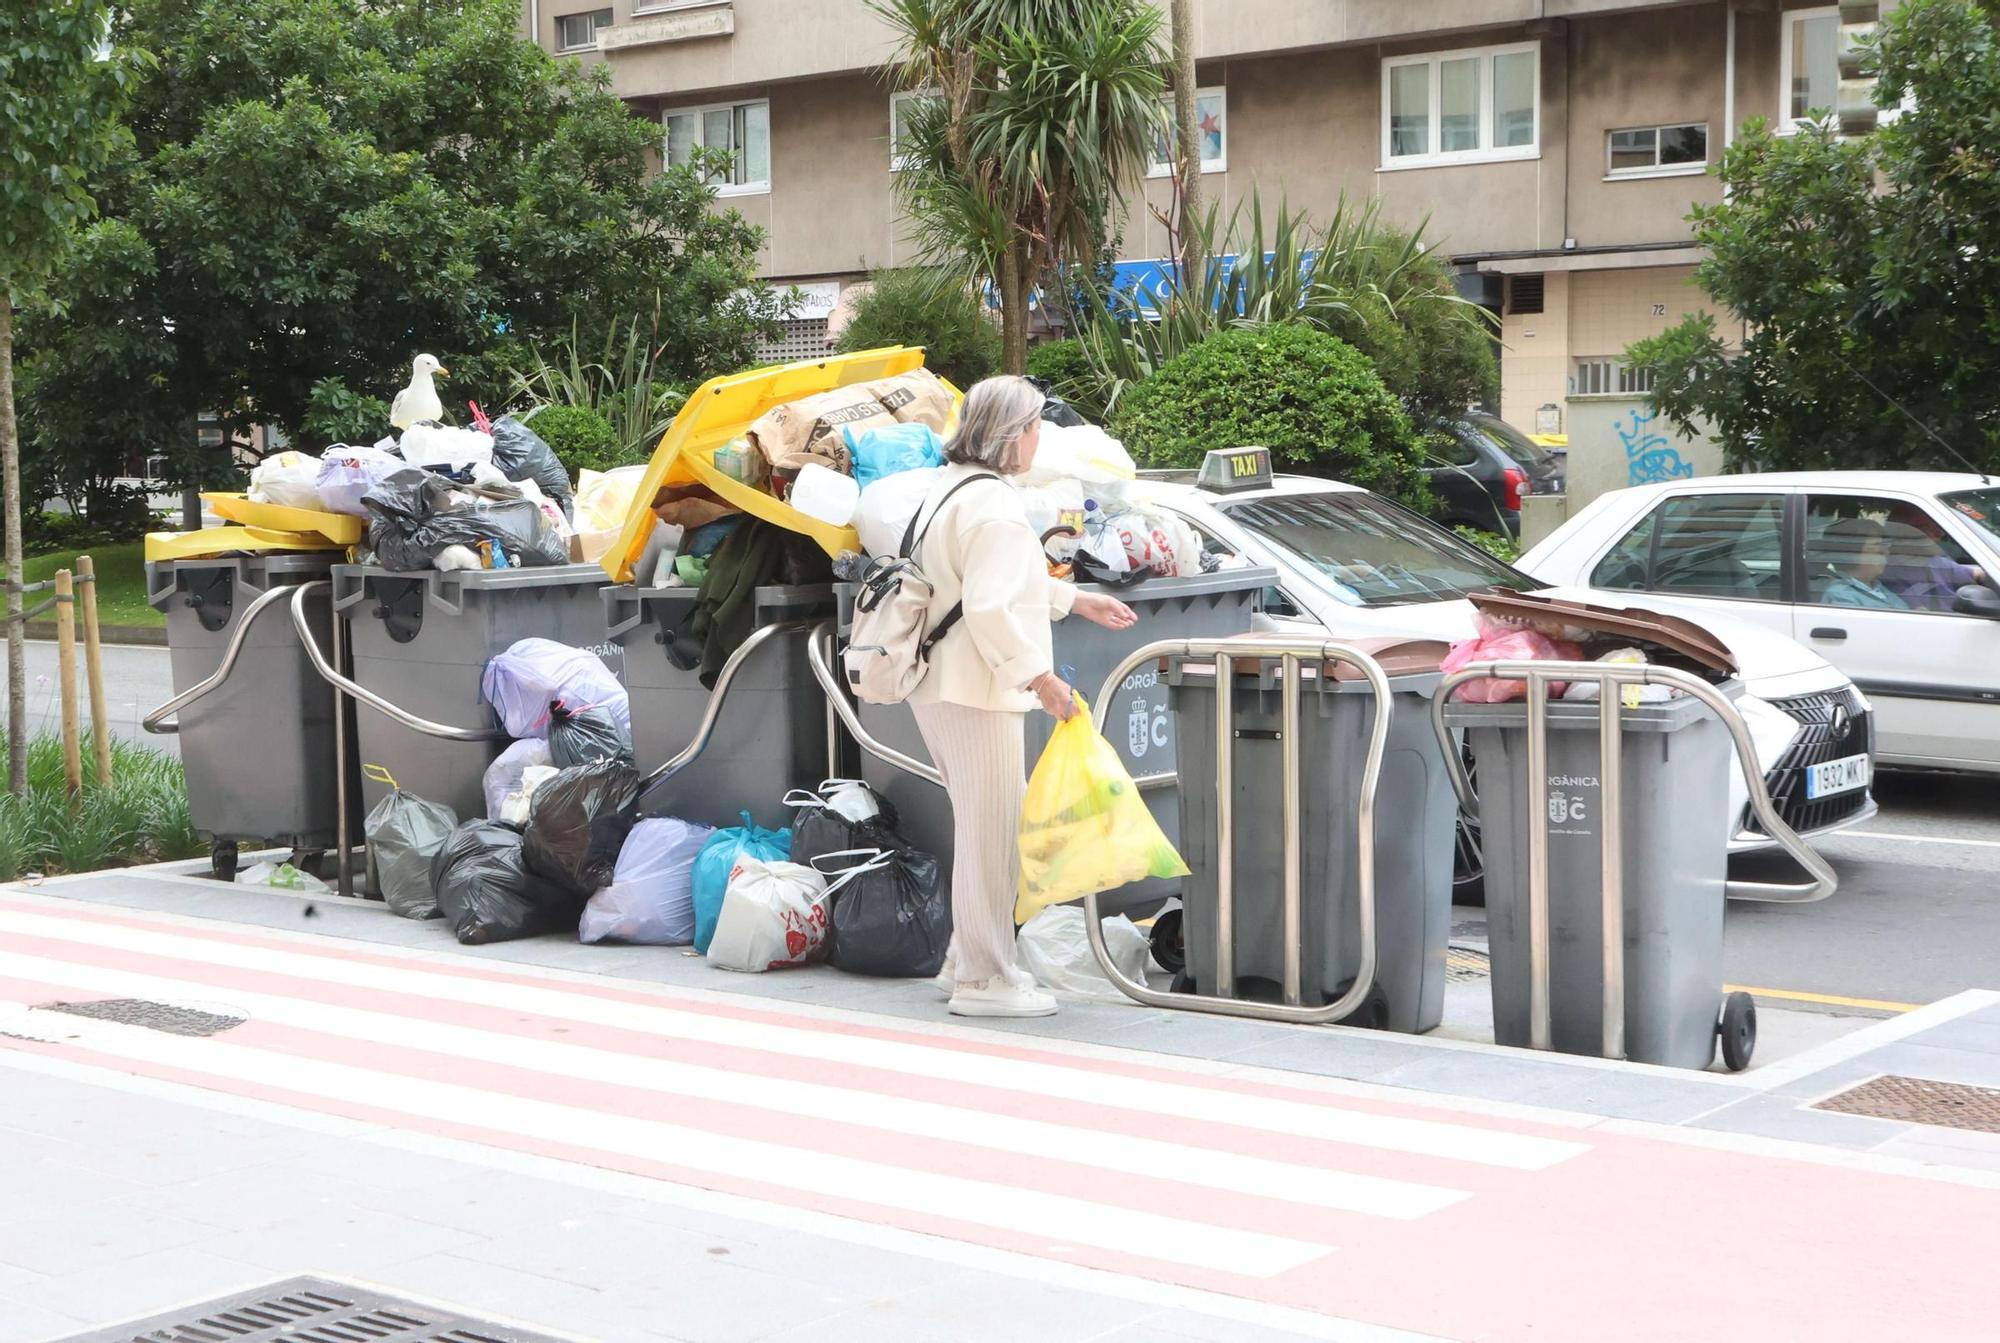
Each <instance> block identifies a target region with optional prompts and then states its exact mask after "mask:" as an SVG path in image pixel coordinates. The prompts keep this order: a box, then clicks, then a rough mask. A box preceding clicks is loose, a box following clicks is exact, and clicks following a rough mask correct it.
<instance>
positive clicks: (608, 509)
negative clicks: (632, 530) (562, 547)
mask: <svg viewBox="0 0 2000 1343" xmlns="http://www.w3.org/2000/svg"><path fill="white" fill-rule="evenodd" d="M645 479H646V468H645V467H644V466H620V467H615V468H613V469H612V470H609V471H580V472H578V473H577V477H576V535H577V544H578V545H579V546H581V547H582V549H583V562H584V563H585V564H595V563H597V562H598V561H599V560H601V559H603V558H604V557H605V555H606V554H607V553H609V551H610V550H611V547H612V546H614V545H616V544H617V543H618V534H619V533H620V532H621V531H623V530H624V529H625V520H626V518H628V517H630V516H631V513H632V505H633V503H634V502H635V501H636V500H637V498H638V495H639V486H640V485H642V484H644V483H645Z"/></svg>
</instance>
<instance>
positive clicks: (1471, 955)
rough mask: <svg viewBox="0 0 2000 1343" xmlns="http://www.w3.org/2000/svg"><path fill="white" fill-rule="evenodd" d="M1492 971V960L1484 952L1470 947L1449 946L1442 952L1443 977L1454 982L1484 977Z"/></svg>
mask: <svg viewBox="0 0 2000 1343" xmlns="http://www.w3.org/2000/svg"><path fill="white" fill-rule="evenodd" d="M1492 973H1493V962H1492V960H1491V959H1490V958H1488V956H1487V955H1486V953H1485V952H1483V951H1478V950H1475V949H1474V948H1472V947H1449V948H1447V949H1446V950H1445V953H1444V977H1445V979H1446V980H1448V981H1450V982H1451V983H1454V984H1462V983H1465V982H1467V981H1468V980H1474V979H1486V978H1489V977H1490V976H1491V975H1492Z"/></svg>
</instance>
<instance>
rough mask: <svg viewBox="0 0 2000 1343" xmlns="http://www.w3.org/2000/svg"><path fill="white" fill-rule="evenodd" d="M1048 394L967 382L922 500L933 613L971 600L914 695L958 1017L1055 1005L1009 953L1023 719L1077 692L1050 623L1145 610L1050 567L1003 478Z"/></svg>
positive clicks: (1023, 466) (1029, 438)
mask: <svg viewBox="0 0 2000 1343" xmlns="http://www.w3.org/2000/svg"><path fill="white" fill-rule="evenodd" d="M1042 403H1043V397H1042V394H1041V393H1040V392H1038V391H1036V390H1035V389H1034V387H1032V386H1031V385H1029V383H1028V382H1027V380H1026V379H1023V378H1016V377H1000V378H988V379H987V380H986V381H984V382H982V383H979V384H977V385H976V386H974V387H973V389H972V390H971V391H970V392H968V393H966V397H965V404H964V406H963V407H961V408H960V411H959V418H958V432H957V433H956V434H954V435H953V436H952V438H951V441H950V442H949V443H947V444H946V445H945V458H946V460H947V462H948V463H949V464H948V465H947V466H946V467H945V468H944V470H943V472H942V473H940V476H939V479H938V483H937V484H936V485H935V486H934V487H933V488H932V490H931V493H930V496H929V498H928V499H926V501H925V504H924V514H923V516H924V518H925V520H926V521H925V522H924V523H923V524H922V525H921V527H920V530H921V532H922V536H923V539H922V540H921V541H920V542H919V543H918V547H917V555H916V558H917V561H918V563H919V564H921V565H922V567H923V571H924V577H926V578H927V579H929V580H930V581H931V583H932V584H933V586H934V588H935V592H934V595H933V597H932V599H931V622H932V623H933V624H935V623H936V622H937V621H938V620H939V619H940V618H941V617H942V616H943V615H944V613H945V612H947V611H949V610H951V608H952V606H953V605H954V604H957V603H960V602H963V603H964V614H963V615H962V616H961V617H960V619H959V622H958V624H957V625H956V626H954V627H953V628H952V629H951V630H950V631H949V632H948V633H947V634H946V635H945V637H944V638H943V639H941V640H939V641H938V643H937V644H936V646H934V647H933V648H932V649H931V656H930V670H929V671H928V672H926V673H925V674H924V679H923V680H922V681H921V682H919V683H918V685H917V689H916V691H915V692H914V693H913V694H912V695H911V696H910V706H911V709H912V711H913V712H914V713H915V715H916V719H917V729H918V731H920V732H921V733H922V734H923V738H924V745H925V746H926V747H928V748H929V749H930V753H931V760H932V761H933V762H934V763H935V764H936V765H937V767H938V770H939V772H940V773H942V774H943V775H944V783H945V791H946V793H947V794H948V795H949V796H950V798H951V806H952V834H953V846H954V848H955V850H956V854H955V857H954V860H953V862H952V871H951V918H952V941H951V952H950V954H949V955H948V956H947V957H946V959H945V968H944V972H943V973H942V974H941V975H939V977H938V980H939V983H940V985H941V986H943V987H947V988H949V990H950V992H951V1010H952V1012H953V1013H954V1014H956V1015H958V1016H964V1017H1045V1016H1049V1015H1051V1014H1053V1013H1054V1012H1055V1010H1056V1000H1055V999H1054V998H1052V997H1050V996H1049V995H1048V994H1047V993H1045V992H1043V991H1042V990H1041V989H1039V988H1037V987H1036V985H1035V981H1034V979H1033V978H1032V977H1031V976H1030V975H1028V974H1027V973H1026V972H1025V971H1023V970H1022V969H1021V968H1020V966H1019V964H1018V963H1017V962H1016V960H1015V955H1014V896H1015V891H1016V888H1017V887H1018V886H1019V885H1020V880H1021V856H1020V849H1019V848H1018V847H1017V842H1018V832H1019V830H1020V826H1021V798H1022V795H1023V794H1024V793H1025V792H1026V791H1027V776H1026V769H1025V762H1024V759H1023V756H1024V743H1023V739H1022V738H1023V731H1024V727H1025V723H1024V721H1023V720H1024V719H1025V717H1026V715H1027V713H1028V711H1029V710H1031V709H1034V708H1036V707H1038V706H1039V707H1040V708H1041V709H1042V710H1043V711H1044V712H1046V713H1048V714H1050V715H1052V716H1053V717H1055V718H1057V719H1064V718H1068V717H1069V716H1070V715H1071V714H1072V713H1075V712H1076V711H1077V708H1076V701H1075V699H1074V692H1073V691H1072V690H1071V689H1070V687H1069V684H1068V683H1067V682H1065V681H1064V680H1063V679H1062V677H1060V676H1058V675H1056V671H1055V659H1054V657H1053V656H1052V654H1051V652H1050V644H1051V637H1050V630H1049V623H1050V622H1051V621H1055V620H1061V619H1062V618H1063V617H1064V616H1067V615H1070V614H1071V613H1074V614H1076V615H1079V616H1082V617H1083V618H1084V619H1085V620H1089V621H1092V622H1094V623H1096V624H1099V625H1102V626H1104V627H1105V628H1106V629H1114V630H1116V629H1126V628H1129V627H1130V626H1131V625H1132V624H1133V623H1134V622H1135V621H1137V620H1138V616H1137V615H1135V614H1133V611H1132V608H1131V607H1129V606H1127V605H1125V603H1123V602H1121V601H1117V600H1115V599H1114V598H1111V597H1106V596H1103V595H1102V594H1099V593H1094V592H1079V591H1077V590H1076V588H1075V587H1074V586H1073V585H1072V584H1069V583H1065V582H1063V581H1062V580H1060V579H1056V578H1051V577H1049V571H1048V562H1047V560H1046V559H1045V558H1044V557H1043V554H1042V547H1041V542H1040V539H1039V538H1038V537H1036V535H1035V533H1034V531H1033V529H1031V528H1030V527H1029V526H1028V521H1027V517H1026V515H1025V514H1024V513H1023V512H1022V509H1021V500H1020V498H1019V496H1018V495H1016V494H1015V492H1014V488H1013V487H1012V486H1011V485H1009V484H1007V482H1006V481H1004V480H1002V479H1000V477H1002V476H1011V475H1017V474H1019V473H1020V472H1023V471H1026V470H1027V469H1028V468H1029V466H1031V465H1032V464H1033V463H1034V460H1035V448H1036V446H1037V445H1038V444H1039V443H1040V441H1041V425H1042V421H1041V414H1042ZM981 476H984V477H986V478H987V479H985V480H979V479H977V478H978V477H981ZM968 480H971V481H972V482H973V483H970V484H965V488H963V489H959V488H958V487H959V486H960V485H961V484H962V483H964V482H966V481H968Z"/></svg>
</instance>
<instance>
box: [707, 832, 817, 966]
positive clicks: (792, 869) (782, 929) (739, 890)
mask: <svg viewBox="0 0 2000 1343" xmlns="http://www.w3.org/2000/svg"><path fill="white" fill-rule="evenodd" d="M826 922H827V917H826V878H825V877H823V876H821V875H820V874H819V873H818V872H815V871H814V870H813V869H812V868H810V867H806V866H803V865H802V864H799V863H788V862H783V861H777V860H768V861H767V860H765V859H762V858H744V857H739V858H738V859H737V860H736V866H735V867H734V868H733V869H732V870H731V871H730V873H729V885H728V886H727V887H726V888H725V889H724V891H723V896H722V912H721V914H720V915H718V916H717V918H716V921H715V936H714V937H713V938H712V939H710V941H709V944H708V963H709V964H710V965H713V966H715V967H716V968H717V969H720V970H740V971H745V972H756V971H761V970H780V969H784V968H785V967H787V966H794V965H806V964H809V963H811V962H812V961H816V960H818V959H820V958H821V957H822V956H824V955H825V954H826Z"/></svg>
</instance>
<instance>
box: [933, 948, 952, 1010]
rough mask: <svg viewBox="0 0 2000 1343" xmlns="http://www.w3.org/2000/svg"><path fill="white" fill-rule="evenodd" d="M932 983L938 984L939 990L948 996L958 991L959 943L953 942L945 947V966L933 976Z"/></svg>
mask: <svg viewBox="0 0 2000 1343" xmlns="http://www.w3.org/2000/svg"><path fill="white" fill-rule="evenodd" d="M931 983H933V984H935V985H937V991H938V992H939V993H942V994H943V995H944V996H945V997H947V998H949V997H951V995H952V994H954V993H957V992H958V944H957V943H953V944H951V945H950V946H948V947H946V948H945V953H944V966H943V968H942V969H940V970H939V971H938V972H937V973H936V974H935V975H932V976H931Z"/></svg>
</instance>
